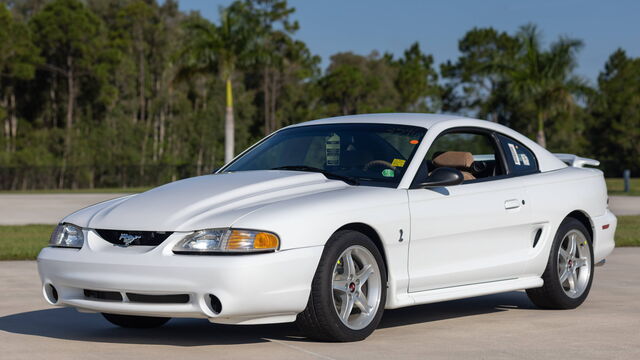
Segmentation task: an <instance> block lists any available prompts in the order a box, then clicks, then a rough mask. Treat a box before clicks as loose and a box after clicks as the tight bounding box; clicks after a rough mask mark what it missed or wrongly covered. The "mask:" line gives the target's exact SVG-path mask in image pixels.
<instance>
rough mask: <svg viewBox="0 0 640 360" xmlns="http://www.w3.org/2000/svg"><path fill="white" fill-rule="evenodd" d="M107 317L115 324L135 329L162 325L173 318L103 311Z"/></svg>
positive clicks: (103, 314)
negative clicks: (106, 312)
mask: <svg viewBox="0 0 640 360" xmlns="http://www.w3.org/2000/svg"><path fill="white" fill-rule="evenodd" d="M102 316H104V318H105V319H107V320H108V321H109V322H110V323H112V324H114V325H118V326H120V327H123V328H134V329H150V328H155V327H160V326H162V325H164V324H166V323H167V321H169V320H171V318H166V317H152V316H133V315H117V314H105V313H102Z"/></svg>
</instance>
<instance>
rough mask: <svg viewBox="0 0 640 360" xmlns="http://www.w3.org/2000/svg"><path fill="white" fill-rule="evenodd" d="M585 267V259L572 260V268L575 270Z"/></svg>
mask: <svg viewBox="0 0 640 360" xmlns="http://www.w3.org/2000/svg"><path fill="white" fill-rule="evenodd" d="M586 265H587V259H586V258H576V259H575V260H573V266H574V267H575V268H576V269H577V268H581V267H583V266H586Z"/></svg>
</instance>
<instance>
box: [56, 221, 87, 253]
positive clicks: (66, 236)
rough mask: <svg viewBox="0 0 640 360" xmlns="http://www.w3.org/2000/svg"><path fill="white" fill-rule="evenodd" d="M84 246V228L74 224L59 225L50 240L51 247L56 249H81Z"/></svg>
mask: <svg viewBox="0 0 640 360" xmlns="http://www.w3.org/2000/svg"><path fill="white" fill-rule="evenodd" d="M82 244H84V235H83V234H82V228H80V227H78V226H75V225H72V224H62V225H58V226H57V227H56V229H55V230H53V234H51V239H50V240H49V246H54V247H65V248H75V249H80V248H81V247H82Z"/></svg>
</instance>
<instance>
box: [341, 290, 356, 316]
mask: <svg viewBox="0 0 640 360" xmlns="http://www.w3.org/2000/svg"><path fill="white" fill-rule="evenodd" d="M353 303H354V299H353V296H347V295H346V294H345V296H344V299H343V301H342V309H341V310H340V317H341V318H342V320H344V321H346V322H348V321H349V315H351V311H352V310H353Z"/></svg>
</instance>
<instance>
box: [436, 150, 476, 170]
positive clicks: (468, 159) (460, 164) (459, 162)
mask: <svg viewBox="0 0 640 360" xmlns="http://www.w3.org/2000/svg"><path fill="white" fill-rule="evenodd" d="M433 163H434V164H435V165H436V166H438V167H451V168H455V169H460V168H465V169H468V168H470V167H471V165H472V164H473V155H472V154H471V153H470V152H466V151H447V152H443V153H442V154H440V155H438V156H436V157H435V158H434V159H433Z"/></svg>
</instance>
